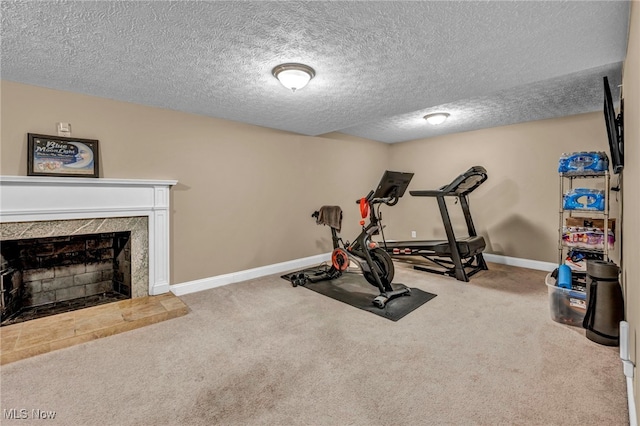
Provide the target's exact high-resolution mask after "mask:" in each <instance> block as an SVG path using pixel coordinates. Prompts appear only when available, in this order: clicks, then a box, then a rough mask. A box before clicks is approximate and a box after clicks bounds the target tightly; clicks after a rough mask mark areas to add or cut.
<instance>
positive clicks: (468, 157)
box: [387, 112, 618, 263]
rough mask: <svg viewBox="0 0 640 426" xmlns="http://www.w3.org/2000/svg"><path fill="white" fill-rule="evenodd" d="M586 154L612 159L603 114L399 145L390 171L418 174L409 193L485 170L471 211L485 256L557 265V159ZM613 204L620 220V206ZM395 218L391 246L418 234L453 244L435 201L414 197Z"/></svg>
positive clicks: (459, 221)
mask: <svg viewBox="0 0 640 426" xmlns="http://www.w3.org/2000/svg"><path fill="white" fill-rule="evenodd" d="M582 150H585V151H605V152H608V150H609V147H608V142H607V136H606V129H605V124H604V120H603V115H602V112H595V113H589V114H581V115H576V116H571V117H565V118H559V119H551V120H543V121H535V122H530V123H523V124H517V125H512V126H504V127H497V128H492V129H484V130H478V131H473V132H465V133H458V134H453V135H447V136H442V137H437V138H431V139H426V140H418V141H412V142H405V143H400V144H396V145H393V146H392V147H391V157H390V158H391V160H390V167H391V168H392V169H394V170H398V171H408V172H414V173H415V176H414V178H413V181H412V182H411V185H410V186H409V189H410V190H411V189H414V190H417V189H438V188H439V187H441V186H443V185H445V184H448V183H449V182H451V181H452V180H453V179H454V178H455V177H456V176H457V175H459V174H461V173H462V172H464V171H466V170H467V169H468V168H469V167H471V166H475V165H480V166H484V167H485V168H486V169H487V172H488V175H489V178H488V179H487V181H486V182H485V183H484V184H483V185H482V186H480V187H479V188H478V189H476V190H475V191H474V192H473V193H471V194H470V196H469V204H470V208H471V214H472V217H473V220H474V223H475V226H476V230H477V231H478V234H480V235H483V236H484V237H485V240H486V241H487V245H488V246H487V250H486V251H487V252H488V253H494V254H500V255H506V256H512V257H518V258H523V259H531V260H539V261H546V262H554V263H557V262H558V254H559V253H558V226H559V215H558V209H559V200H560V195H559V192H560V191H559V177H558V159H559V158H560V156H561V154H562V153H563V152H574V151H582ZM581 185H583V182H581ZM585 186H586V185H585ZM600 188H604V186H602V185H600ZM450 201H453V200H450ZM612 201H613V203H612V217H615V216H616V213H617V208H618V206H617V204H616V202H615V200H612ZM448 208H449V212H450V214H451V219H452V221H453V223H454V228H455V230H456V232H458V233H459V234H458V235H460V236H464V235H466V225H465V222H464V217H463V216H462V211H461V209H460V207H459V206H458V205H454V204H453V203H448ZM389 217H390V222H389V226H388V229H387V233H388V236H389V237H391V238H395V239H402V240H406V239H410V236H411V231H412V230H415V231H417V237H418V239H431V238H446V236H445V234H444V228H443V225H442V219H441V216H440V213H439V210H438V206H437V202H436V200H435V199H433V198H423V197H420V198H418V197H412V196H410V195H408V194H407V195H406V196H405V197H404V198H403V199H402V200H401V201H400V202H399V203H398V204H397V205H396V206H395V207H393V212H392V214H390V215H389Z"/></svg>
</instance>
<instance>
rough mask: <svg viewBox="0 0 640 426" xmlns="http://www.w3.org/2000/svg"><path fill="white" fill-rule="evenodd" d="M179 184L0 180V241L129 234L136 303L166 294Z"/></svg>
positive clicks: (84, 180)
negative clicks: (174, 189)
mask: <svg viewBox="0 0 640 426" xmlns="http://www.w3.org/2000/svg"><path fill="white" fill-rule="evenodd" d="M176 183H177V181H174V180H140V179H135V180H132V179H106V178H98V179H94V178H62V177H33V176H0V241H3V240H14V239H21V238H43V237H55V236H65V235H81V234H97V233H107V232H121V231H130V232H131V244H132V246H131V284H132V297H134V298H136V297H143V296H147V295H151V296H154V295H159V294H163V293H167V292H169V211H170V197H169V190H170V188H171V186H173V185H175V184H176Z"/></svg>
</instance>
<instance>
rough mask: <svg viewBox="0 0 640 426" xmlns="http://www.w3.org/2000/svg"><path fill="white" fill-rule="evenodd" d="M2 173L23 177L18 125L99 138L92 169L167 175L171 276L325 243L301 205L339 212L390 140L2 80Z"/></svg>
mask: <svg viewBox="0 0 640 426" xmlns="http://www.w3.org/2000/svg"><path fill="white" fill-rule="evenodd" d="M1 96H2V109H1V114H2V115H1V120H2V131H1V139H0V143H1V150H0V154H1V162H0V173H1V174H2V175H26V164H27V160H26V146H27V145H26V144H27V133H42V134H50V135H51V134H56V133H55V132H56V131H55V129H56V127H55V126H56V123H57V122H60V121H64V122H70V123H71V125H72V130H73V132H72V135H73V136H76V137H79V138H89V139H98V140H99V141H100V157H101V158H100V162H101V177H109V178H144V179H176V180H178V181H179V183H178V185H177V186H176V187H174V188H173V189H172V191H171V192H172V194H171V199H172V212H171V214H172V216H171V240H172V244H171V284H176V283H181V282H186V281H191V280H195V279H201V278H208V277H212V276H216V275H221V274H225V273H230V272H236V271H242V270H245V269H250V268H255V267H259V266H264V265H270V264H273V263H278V262H283V261H287V260H291V259H298V258H302V257H306V256H311V255H315V254H319V253H324V252H328V251H330V249H331V239H330V233H329V229H328V228H326V227H323V226H318V225H316V224H315V222H314V220H313V219H312V218H311V213H312V212H313V211H314V210H315V209H317V208H319V207H320V206H321V205H323V204H337V205H341V206H342V207H343V209H344V210H345V220H344V227H343V228H344V234H345V236H348V235H355V234H356V232H357V230H358V220H359V213H358V210H357V206H356V204H355V199H356V198H359V197H360V196H364V195H366V193H367V192H368V191H369V190H370V187H371V186H372V185H375V182H376V181H377V179H378V178H379V174H380V171H381V170H384V168H385V167H386V165H387V161H388V158H387V157H388V151H389V146H388V145H386V144H382V143H378V142H372V141H368V140H362V139H359V138H354V137H347V136H342V137H333V138H319V137H315V138H314V137H305V136H300V135H295V134H291V133H287V132H280V131H276V130H269V129H265V128H261V127H256V126H250V125H244V124H239V123H234V122H229V121H225V120H218V119H213V118H207V117H201V116H197V115H191V114H184V113H179V112H175V111H170V110H164V109H159V108H152V107H145V106H140V105H135V104H131V103H124V102H117V101H112V100H107V99H101V98H95V97H90V96H84V95H80V94H73V93H68V92H61V91H56V90H50V89H44V88H39V87H34V86H28V85H23V84H17V83H12V82H7V81H3V82H2V85H1Z"/></svg>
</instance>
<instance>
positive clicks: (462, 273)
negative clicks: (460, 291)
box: [380, 166, 489, 281]
mask: <svg viewBox="0 0 640 426" xmlns="http://www.w3.org/2000/svg"><path fill="white" fill-rule="evenodd" d="M487 177H488V176H487V170H486V169H485V168H484V167H482V166H474V167H471V168H470V169H469V170H467V171H466V172H464V173H462V174H461V175H460V176H458V177H456V178H455V179H454V180H453V182H451V183H450V184H448V185H445V186H443V187H441V188H440V189H436V190H425V191H409V193H410V194H411V195H412V196H414V197H432V198H436V200H437V201H438V207H439V208H440V215H441V216H442V222H443V224H444V228H445V231H446V234H447V239H446V240H429V241H384V238H383V243H382V244H381V246H382V248H384V249H385V250H386V251H387V253H389V254H390V255H391V256H392V257H398V258H400V257H402V256H422V257H424V258H425V259H427V260H429V261H430V262H432V263H434V264H436V265H438V266H439V267H440V268H441V269H435V268H429V267H427V266H422V265H414V266H413V267H414V269H417V270H420V271H426V272H433V273H438V274H441V275H448V276H452V277H455V278H456V279H458V280H459V281H469V277H471V276H472V275H474V274H476V273H477V272H479V271H482V270H487V269H489V268H487V264H486V262H485V260H484V257H483V256H482V252H483V251H484V249H485V247H486V243H485V240H484V237H482V236H479V235H478V234H477V233H476V229H475V226H474V225H473V219H472V218H471V212H470V211H469V200H468V195H469V194H470V193H471V192H473V191H474V190H475V189H476V188H478V187H479V186H480V185H481V184H482V183H484V181H486V180H487ZM407 185H408V183H407ZM380 186H385V184H384V183H383V182H381V183H380ZM402 192H404V190H402ZM445 197H456V198H457V200H458V203H459V204H460V207H461V208H462V212H463V213H464V218H465V221H466V223H467V231H468V236H467V237H464V238H456V236H455V233H454V232H453V226H452V224H451V218H450V217H449V211H448V210H447V204H446V200H445Z"/></svg>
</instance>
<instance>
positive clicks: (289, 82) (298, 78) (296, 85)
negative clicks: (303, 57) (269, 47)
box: [271, 64, 316, 92]
mask: <svg viewBox="0 0 640 426" xmlns="http://www.w3.org/2000/svg"><path fill="white" fill-rule="evenodd" d="M271 73H272V74H273V76H274V77H275V78H277V79H278V80H279V81H280V83H282V85H283V86H284V87H286V88H287V89H289V90H291V91H292V92H295V91H296V90H300V89H302V88H303V87H304V86H306V85H307V83H308V82H309V80H311V79H312V78H313V77H315V75H316V72H315V71H314V70H313V68H311V67H310V66H308V65H304V64H281V65H278V66H277V67H275V68H274V69H273V71H271Z"/></svg>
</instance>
